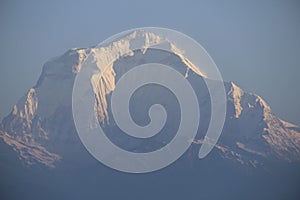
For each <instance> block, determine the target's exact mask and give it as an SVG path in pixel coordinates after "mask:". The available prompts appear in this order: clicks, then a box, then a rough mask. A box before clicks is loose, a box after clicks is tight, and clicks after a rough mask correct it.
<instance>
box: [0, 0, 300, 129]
mask: <svg viewBox="0 0 300 200" xmlns="http://www.w3.org/2000/svg"><path fill="white" fill-rule="evenodd" d="M145 26H158V27H166V28H171V29H175V30H178V31H181V32H183V33H185V34H187V35H189V36H191V37H193V38H194V39H196V40H197V41H198V42H199V43H200V44H202V45H203V46H204V47H205V48H206V50H207V51H208V52H209V54H210V55H211V56H212V57H213V59H214V60H215V62H216V64H217V65H218V67H219V69H220V71H221V73H222V75H223V78H224V79H225V80H227V81H234V82H236V83H237V84H238V85H239V86H240V87H242V88H243V89H244V90H245V91H248V92H252V93H256V94H259V95H261V96H262V97H263V98H264V99H265V100H266V101H267V102H268V103H269V104H270V105H271V107H272V109H273V111H274V113H275V114H277V115H278V116H279V117H282V118H283V119H285V120H288V121H290V122H294V123H296V124H298V125H300V103H299V99H300V89H299V86H300V79H299V75H300V3H299V2H298V1H296V0H295V1H290V0H285V1H284V0H282V1H276V0H270V1H211V0H210V1H196V0H195V1H188V0H185V1H181V0H179V1H176V0H173V1H162V0H161V1H157V0H152V1H149V0H148V1H141V0H140V1H125V0H124V1H113V0H109V1H83V0H82V1H78V2H76V1H30V0H29V1H15V0H2V1H1V2H0V36H1V37H0V94H1V95H0V114H1V117H3V116H5V115H6V114H7V113H8V112H9V111H10V110H11V108H12V105H13V104H14V103H15V102H16V101H17V100H18V99H19V98H20V97H21V96H22V95H23V94H24V93H25V92H26V91H27V90H28V89H29V88H30V87H31V86H33V85H34V84H35V82H36V81H37V79H38V77H39V75H40V73H41V69H42V65H43V64H44V63H45V62H46V61H47V60H48V59H49V58H51V57H55V56H58V55H61V54H62V53H64V52H65V51H67V50H68V49H70V48H72V47H89V46H92V45H95V44H97V43H99V42H101V41H102V40H104V39H106V38H107V37H109V36H111V35H113V34H116V33H118V32H121V31H124V30H127V29H131V28H136V27H145Z"/></svg>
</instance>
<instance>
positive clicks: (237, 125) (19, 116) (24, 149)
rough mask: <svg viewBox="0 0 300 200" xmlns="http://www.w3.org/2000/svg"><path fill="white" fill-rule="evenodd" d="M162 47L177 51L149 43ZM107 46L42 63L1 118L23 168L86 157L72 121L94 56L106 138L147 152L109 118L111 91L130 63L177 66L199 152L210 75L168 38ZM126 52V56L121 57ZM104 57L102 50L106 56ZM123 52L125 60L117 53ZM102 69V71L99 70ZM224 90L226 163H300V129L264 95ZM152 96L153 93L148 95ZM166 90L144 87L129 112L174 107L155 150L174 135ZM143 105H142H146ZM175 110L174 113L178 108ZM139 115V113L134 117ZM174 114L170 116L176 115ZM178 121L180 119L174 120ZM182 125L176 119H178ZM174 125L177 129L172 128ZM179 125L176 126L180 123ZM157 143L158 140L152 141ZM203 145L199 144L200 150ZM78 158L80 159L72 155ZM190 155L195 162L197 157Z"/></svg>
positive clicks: (205, 122)
mask: <svg viewBox="0 0 300 200" xmlns="http://www.w3.org/2000/svg"><path fill="white" fill-rule="evenodd" d="M136 37H140V38H143V39H142V40H141V41H143V42H144V45H143V46H144V48H143V49H142V50H136V51H130V50H129V46H130V45H134V44H132V42H131V41H132V39H134V38H136ZM162 42H164V43H165V45H168V46H169V49H170V51H171V52H172V53H169V52H166V51H159V50H153V49H151V46H153V45H156V44H159V43H162ZM107 48H109V49H110V51H109V52H113V54H108V53H105V52H106V51H107V52H108V50H107V49H105V48H97V47H95V48H86V49H76V48H73V49H71V50H69V51H67V52H66V53H65V54H64V55H62V56H60V57H58V58H55V59H52V60H50V61H48V62H47V63H46V64H45V65H44V66H43V71H42V74H41V76H40V78H39V80H38V81H37V84H36V85H35V86H34V87H33V88H31V89H29V91H28V92H27V93H26V94H25V95H24V96H23V97H22V98H21V99H20V100H19V101H18V103H17V104H16V105H14V107H13V110H12V111H11V113H10V114H9V115H8V116H7V117H5V118H4V119H3V121H2V128H1V129H2V130H1V135H0V136H1V138H2V140H3V141H4V143H6V144H7V145H8V146H9V147H10V148H12V149H13V150H14V151H15V152H16V153H17V155H18V157H19V158H20V159H21V160H22V161H23V162H24V163H26V164H29V165H36V164H42V165H45V166H47V167H50V168H55V167H56V166H57V165H58V164H59V163H64V162H68V161H70V160H73V161H74V160H76V162H79V163H80V160H81V159H84V158H80V159H79V158H78V155H81V154H82V155H86V154H85V153H86V152H85V153H82V152H83V149H84V148H83V145H82V144H81V142H80V140H79V138H78V136H77V133H76V129H75V126H74V122H73V118H72V99H71V98H72V88H73V83H74V79H75V77H76V74H77V73H78V72H79V71H80V70H81V67H82V62H83V61H84V59H85V58H86V57H87V55H88V54H90V55H92V57H91V59H93V61H94V63H95V66H96V68H97V70H98V72H101V73H102V76H101V78H100V79H99V80H98V79H97V81H96V79H93V78H92V79H91V83H92V84H93V87H94V92H95V97H96V110H97V115H98V118H99V122H100V123H101V124H102V125H103V126H104V128H105V129H106V130H107V131H108V132H109V134H111V135H110V136H109V137H110V138H111V139H112V140H113V141H115V142H117V143H119V145H121V146H122V145H123V146H124V145H125V144H126V145H125V146H124V148H128V149H132V150H136V151H146V150H147V149H149V148H152V147H149V146H147V145H145V143H143V142H142V141H140V140H133V141H131V142H129V139H128V138H126V137H123V136H120V134H119V133H118V132H120V130H119V129H118V127H116V126H115V125H114V124H115V123H114V121H113V117H111V115H112V114H111V111H110V101H109V99H110V96H111V93H112V92H113V91H114V88H115V84H116V82H117V81H118V79H119V78H120V77H121V76H122V74H124V73H125V72H126V71H128V70H129V69H130V68H132V67H133V66H136V65H139V64H143V63H150V62H159V63H161V64H167V65H170V66H173V67H174V68H175V69H176V70H177V71H178V72H180V73H181V74H182V75H183V76H185V78H186V79H187V80H188V81H189V82H190V83H191V84H192V86H193V88H194V89H195V91H199V92H198V93H197V95H198V99H199V104H200V105H199V106H200V108H201V123H200V129H199V132H198V135H197V138H196V139H195V140H194V145H193V146H196V148H198V147H199V146H200V145H201V144H202V141H203V136H204V134H205V131H206V129H207V125H208V123H209V116H210V114H209V112H210V99H209V95H208V91H207V88H206V87H205V84H204V82H203V80H204V79H205V78H206V77H205V75H204V74H203V73H202V72H200V71H199V70H198V69H197V68H196V67H195V66H193V64H192V63H191V62H189V61H188V60H187V59H186V58H185V57H184V56H183V55H182V54H181V53H180V50H179V49H177V48H176V46H175V45H174V44H171V43H170V42H169V41H162V39H160V38H159V37H158V36H156V35H154V34H152V33H145V32H133V33H132V34H129V35H128V36H127V37H125V38H122V39H120V40H119V41H117V42H114V43H113V44H112V45H111V46H109V47H107ZM122 51H123V52H122ZM103 52H104V53H103ZM124 52H126V54H125V56H122V57H121V56H119V55H121V54H122V53H124ZM108 57H114V58H116V59H115V62H114V63H112V64H111V65H110V66H109V67H108V69H106V70H105V71H104V72H103V71H101V70H103V69H101V66H103V65H105V64H107V63H105V62H106V61H107V60H108ZM98 72H97V73H98ZM224 85H225V88H226V93H227V101H228V102H227V109H228V110H227V116H226V122H225V126H224V130H223V133H222V136H221V138H220V140H219V142H218V144H217V145H216V146H215V151H218V152H219V155H220V156H221V157H222V158H224V159H227V160H231V161H232V162H236V163H239V164H247V165H251V166H258V165H259V164H260V163H261V162H263V161H264V160H277V161H282V162H299V161H300V132H299V128H298V127H297V126H295V125H292V124H290V123H288V122H285V121H283V120H281V119H279V118H278V117H276V116H275V115H274V114H273V113H272V111H271V108H270V107H269V106H268V104H267V103H266V102H265V101H264V100H263V99H262V98H261V97H259V96H257V95H255V94H250V93H246V92H244V91H243V90H242V89H241V88H239V87H238V86H237V85H235V84H234V83H232V82H230V83H227V82H225V83H224ZM147 91H148V93H149V92H150V94H148V93H147ZM162 93H163V90H162V88H159V87H157V86H156V87H154V88H148V89H147V88H146V92H144V93H143V92H141V93H140V94H137V95H136V100H135V98H133V103H132V104H133V108H132V112H133V113H135V112H136V111H138V110H144V111H145V113H146V112H147V111H146V110H145V107H147V106H149V105H151V104H153V103H156V102H155V101H157V100H158V101H161V103H162V104H171V105H169V106H170V108H169V110H168V109H167V110H168V111H170V112H171V114H170V115H168V116H171V117H170V118H171V119H170V120H169V124H168V123H167V124H166V126H167V129H166V130H168V132H170V133H167V134H166V135H164V136H159V138H158V139H159V141H160V142H157V143H156V145H157V146H162V145H164V144H165V143H166V142H167V141H168V140H169V139H170V138H171V137H172V136H171V135H170V134H171V133H172V132H174V130H176V128H177V126H176V125H175V126H174V122H176V120H178V113H179V111H178V109H174V106H175V108H176V106H177V103H176V101H175V100H172V98H174V96H172V94H166V96H165V97H164V98H161V99H160V96H162V95H161V94H162ZM141 102H142V103H141ZM174 110H177V111H174ZM136 113H139V112H136ZM172 116H173V117H172ZM174 116H175V117H174ZM176 116H177V117H176ZM133 118H135V119H136V120H137V122H139V123H141V124H143V123H144V124H145V123H146V122H147V118H145V117H143V116H137V117H133ZM177 123H178V121H177ZM170 124H173V126H171V125H170ZM175 124H176V123H175ZM152 142H153V141H152ZM198 144H200V145H198ZM74 154H76V158H75V157H74ZM191 154H193V156H194V158H193V159H197V158H196V156H195V155H194V153H191Z"/></svg>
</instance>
